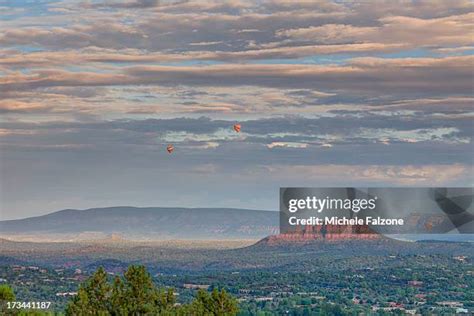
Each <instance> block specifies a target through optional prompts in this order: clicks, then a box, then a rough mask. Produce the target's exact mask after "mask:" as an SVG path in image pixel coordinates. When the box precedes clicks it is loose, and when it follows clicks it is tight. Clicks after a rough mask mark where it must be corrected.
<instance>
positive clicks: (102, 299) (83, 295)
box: [66, 267, 111, 315]
mask: <svg viewBox="0 0 474 316" xmlns="http://www.w3.org/2000/svg"><path fill="white" fill-rule="evenodd" d="M110 291H111V287H110V285H109V283H108V282H107V273H106V272H105V270H104V268H102V267H100V268H99V269H98V270H97V271H96V272H95V273H94V274H93V275H92V277H90V278H89V279H88V280H87V281H86V282H84V283H83V284H82V285H81V286H80V287H79V290H78V291H77V296H75V297H74V298H73V299H72V301H71V302H70V303H69V304H68V306H67V308H66V315H108V314H109V306H110V304H109V298H110Z"/></svg>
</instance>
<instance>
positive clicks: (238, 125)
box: [234, 124, 242, 133]
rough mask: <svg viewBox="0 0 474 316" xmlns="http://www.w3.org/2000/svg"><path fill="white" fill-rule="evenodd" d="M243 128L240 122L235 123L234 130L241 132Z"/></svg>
mask: <svg viewBox="0 0 474 316" xmlns="http://www.w3.org/2000/svg"><path fill="white" fill-rule="evenodd" d="M241 128H242V126H241V125H240V124H235V125H234V131H236V132H237V133H240V129H241Z"/></svg>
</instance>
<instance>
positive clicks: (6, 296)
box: [0, 284, 16, 315]
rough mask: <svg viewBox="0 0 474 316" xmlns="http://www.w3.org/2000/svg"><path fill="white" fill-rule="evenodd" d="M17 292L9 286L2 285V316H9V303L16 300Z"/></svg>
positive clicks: (0, 287) (0, 288)
mask: <svg viewBox="0 0 474 316" xmlns="http://www.w3.org/2000/svg"><path fill="white" fill-rule="evenodd" d="M15 298H16V297H15V292H13V289H12V288H11V287H10V286H9V285H7V284H3V285H0V314H1V315H9V312H10V311H8V310H7V306H6V304H7V302H11V301H14V300H15Z"/></svg>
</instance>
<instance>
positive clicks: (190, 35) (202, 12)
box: [0, 0, 474, 219]
mask: <svg viewBox="0 0 474 316" xmlns="http://www.w3.org/2000/svg"><path fill="white" fill-rule="evenodd" d="M473 8H474V7H473V4H472V2H470V1H439V2H436V1H413V2H412V1H403V2H396V1H386V2H383V1H377V2H369V1H361V2H358V3H351V2H349V1H325V0H321V1H308V0H304V1H301V2H296V1H292V0H273V1H240V0H237V1H229V2H225V1H215V2H213V1H182V0H178V1H173V0H171V1H166V0H163V1H154V0H125V1H74V0H67V1H66V0H64V1H54V0H38V1H27V0H14V1H13V0H12V1H9V0H0V113H1V116H0V117H1V118H0V168H1V174H0V175H1V181H0V185H1V188H0V194H1V195H0V202H1V204H0V207H1V218H2V219H11V218H21V217H26V216H33V215H40V214H45V213H48V212H51V211H55V210H59V209H64V208H89V207H99V206H115V205H133V206H189V207H198V206H199V207H208V206H209V207H224V206H225V207H244V208H252V209H277V208H278V192H279V190H278V189H279V187H281V186H467V185H472V184H473V182H474V180H473V179H474V169H473V165H474V164H473V157H474V155H473V150H474V148H473V143H472V138H473V134H474V127H473V122H474V121H473V117H474V116H473V114H474V102H473V86H474V77H473V69H474V57H473V53H474V47H473V44H474V10H473ZM236 122H240V123H241V124H242V132H241V133H235V132H234V131H233V130H232V126H233V124H235V123H236ZM170 143H171V144H173V145H174V147H175V152H174V153H173V154H171V155H169V154H168V153H167V152H166V145H167V144H170Z"/></svg>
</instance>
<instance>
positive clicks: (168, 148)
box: [166, 145, 174, 154]
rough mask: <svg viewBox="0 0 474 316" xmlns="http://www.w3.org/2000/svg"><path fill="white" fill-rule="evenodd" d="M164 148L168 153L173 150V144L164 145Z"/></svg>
mask: <svg viewBox="0 0 474 316" xmlns="http://www.w3.org/2000/svg"><path fill="white" fill-rule="evenodd" d="M166 150H167V151H168V154H171V153H172V152H173V150H174V147H173V145H168V146H166Z"/></svg>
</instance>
